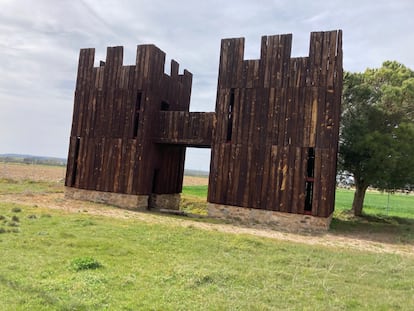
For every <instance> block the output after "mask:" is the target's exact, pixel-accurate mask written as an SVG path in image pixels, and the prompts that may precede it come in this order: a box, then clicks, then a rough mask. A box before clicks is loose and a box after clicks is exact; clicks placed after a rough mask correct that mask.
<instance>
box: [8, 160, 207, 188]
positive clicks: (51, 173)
mask: <svg viewBox="0 0 414 311" xmlns="http://www.w3.org/2000/svg"><path fill="white" fill-rule="evenodd" d="M65 174H66V167H61V166H46V165H32V164H17V163H4V162H0V178H7V179H13V180H24V179H30V180H35V181H56V182H58V181H63V180H64V179H65ZM207 184H208V178H207V177H196V176H184V185H185V186H204V185H207Z"/></svg>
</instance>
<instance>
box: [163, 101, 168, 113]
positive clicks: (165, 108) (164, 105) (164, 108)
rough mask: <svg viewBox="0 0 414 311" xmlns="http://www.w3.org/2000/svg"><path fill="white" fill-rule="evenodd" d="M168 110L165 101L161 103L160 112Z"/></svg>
mask: <svg viewBox="0 0 414 311" xmlns="http://www.w3.org/2000/svg"><path fill="white" fill-rule="evenodd" d="M168 110H170V104H169V103H167V102H166V101H162V102H161V111H168Z"/></svg>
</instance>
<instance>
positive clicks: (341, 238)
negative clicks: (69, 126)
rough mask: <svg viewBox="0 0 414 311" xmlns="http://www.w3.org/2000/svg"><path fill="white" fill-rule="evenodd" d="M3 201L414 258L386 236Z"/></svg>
mask: <svg viewBox="0 0 414 311" xmlns="http://www.w3.org/2000/svg"><path fill="white" fill-rule="evenodd" d="M63 177H64V168H60V167H47V166H36V165H33V166H30V165H28V166H26V165H16V164H4V163H0V178H13V179H17V178H21V179H28V178H29V179H33V180H49V181H60V180H62V179H63ZM185 184H187V185H200V184H201V185H205V184H207V178H201V177H190V178H188V177H187V178H186V181H185ZM0 201H2V202H12V203H17V204H22V205H26V206H32V207H33V206H36V207H40V208H48V209H57V210H63V211H66V212H68V213H85V214H90V215H101V216H107V217H114V218H124V219H127V218H129V219H136V220H139V221H143V222H146V223H159V224H163V225H170V226H183V227H194V228H199V229H203V230H214V231H219V232H225V233H230V234H247V235H254V236H260V237H266V238H271V239H277V240H281V241H289V242H295V243H303V244H308V245H321V246H326V247H335V248H337V249H338V250H340V249H353V250H362V251H370V252H375V253H395V254H403V255H408V256H414V245H412V244H403V243H398V242H395V241H393V239H392V237H390V236H389V235H387V233H381V232H380V233H369V234H362V233H358V232H356V233H347V234H338V233H333V232H326V233H320V234H309V233H307V234H304V233H290V232H281V231H276V230H271V229H266V228H261V227H248V226H241V225H237V224H227V223H219V224H217V223H211V222H208V221H203V220H201V221H200V220H199V219H193V218H189V217H170V216H168V215H165V214H157V213H152V212H136V211H130V210H124V209H120V208H116V207H112V206H108V205H104V204H97V203H91V202H84V201H77V200H70V199H66V198H65V196H64V194H63V193H53V194H51V193H47V194H33V193H30V192H29V193H22V194H18V195H16V194H3V195H0Z"/></svg>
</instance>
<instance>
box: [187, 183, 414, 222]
mask: <svg viewBox="0 0 414 311" xmlns="http://www.w3.org/2000/svg"><path fill="white" fill-rule="evenodd" d="M183 194H184V195H188V196H191V197H197V198H200V199H204V198H207V186H204V185H203V186H184V187H183ZM353 198H354V190H347V189H337V190H336V199H335V210H336V211H337V212H342V211H346V210H350V209H351V207H352V200H353ZM388 200H389V201H388ZM363 211H364V213H365V214H367V215H377V216H381V215H386V216H395V217H401V218H412V219H414V195H407V194H400V193H396V194H390V195H388V194H387V193H381V192H378V191H368V192H367V194H366V197H365V201H364V210H363Z"/></svg>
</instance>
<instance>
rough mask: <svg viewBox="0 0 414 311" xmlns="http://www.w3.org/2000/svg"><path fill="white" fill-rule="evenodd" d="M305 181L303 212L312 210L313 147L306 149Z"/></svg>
mask: <svg viewBox="0 0 414 311" xmlns="http://www.w3.org/2000/svg"><path fill="white" fill-rule="evenodd" d="M306 173H307V174H306V182H305V213H310V212H311V211H312V199H313V182H314V176H315V148H309V149H308V161H307V168H306Z"/></svg>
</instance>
